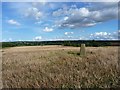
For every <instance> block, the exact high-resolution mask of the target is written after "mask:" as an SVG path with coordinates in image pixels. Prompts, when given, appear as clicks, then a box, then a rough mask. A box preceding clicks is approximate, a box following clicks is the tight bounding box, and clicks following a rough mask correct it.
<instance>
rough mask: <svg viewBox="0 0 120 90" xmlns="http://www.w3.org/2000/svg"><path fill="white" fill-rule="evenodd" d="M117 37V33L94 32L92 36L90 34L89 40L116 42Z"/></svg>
mask: <svg viewBox="0 0 120 90" xmlns="http://www.w3.org/2000/svg"><path fill="white" fill-rule="evenodd" d="M118 37H119V35H118V33H117V32H112V33H108V32H95V33H93V34H90V36H89V38H90V39H98V40H117V39H119V38H118Z"/></svg>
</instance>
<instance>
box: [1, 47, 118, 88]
mask: <svg viewBox="0 0 120 90" xmlns="http://www.w3.org/2000/svg"><path fill="white" fill-rule="evenodd" d="M79 50H80V48H79V47H67V46H66V47H65V46H24V47H12V48H5V49H3V50H2V54H3V56H2V71H3V72H2V73H3V75H2V79H3V86H4V88H11V87H12V88H20V87H22V88H31V87H33V88H42V87H45V88H51V87H52V88H68V87H69V88H70V87H72V88H80V87H83V88H93V87H100V88H102V87H103V88H109V87H120V85H119V84H118V79H119V78H120V77H119V75H118V47H86V51H87V55H86V57H80V56H79V54H78V52H79Z"/></svg>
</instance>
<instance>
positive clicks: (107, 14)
mask: <svg viewBox="0 0 120 90" xmlns="http://www.w3.org/2000/svg"><path fill="white" fill-rule="evenodd" d="M96 4H97V6H96V5H94V4H93V3H92V5H91V6H89V7H87V6H86V7H82V8H77V7H76V6H75V5H71V8H69V9H58V10H56V11H54V12H53V16H55V17H58V16H63V17H64V19H63V20H59V21H57V22H59V23H58V24H59V26H60V28H65V27H68V28H80V27H91V26H95V25H96V24H100V23H102V22H106V21H109V20H113V19H117V16H118V8H117V3H112V2H106V3H96ZM102 5H103V7H101V6H102ZM73 6H74V8H73Z"/></svg>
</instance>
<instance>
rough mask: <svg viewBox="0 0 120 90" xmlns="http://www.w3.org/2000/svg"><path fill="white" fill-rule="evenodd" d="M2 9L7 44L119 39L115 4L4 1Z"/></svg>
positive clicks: (3, 32)
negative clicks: (10, 42) (12, 42)
mask: <svg viewBox="0 0 120 90" xmlns="http://www.w3.org/2000/svg"><path fill="white" fill-rule="evenodd" d="M0 5H1V4H0ZM1 6H2V41H4V42H5V41H55V40H117V39H118V33H119V32H120V30H119V29H118V3H116V2H2V5H1Z"/></svg>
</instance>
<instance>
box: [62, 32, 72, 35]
mask: <svg viewBox="0 0 120 90" xmlns="http://www.w3.org/2000/svg"><path fill="white" fill-rule="evenodd" d="M64 34H65V35H69V34H73V32H65V33H64Z"/></svg>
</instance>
